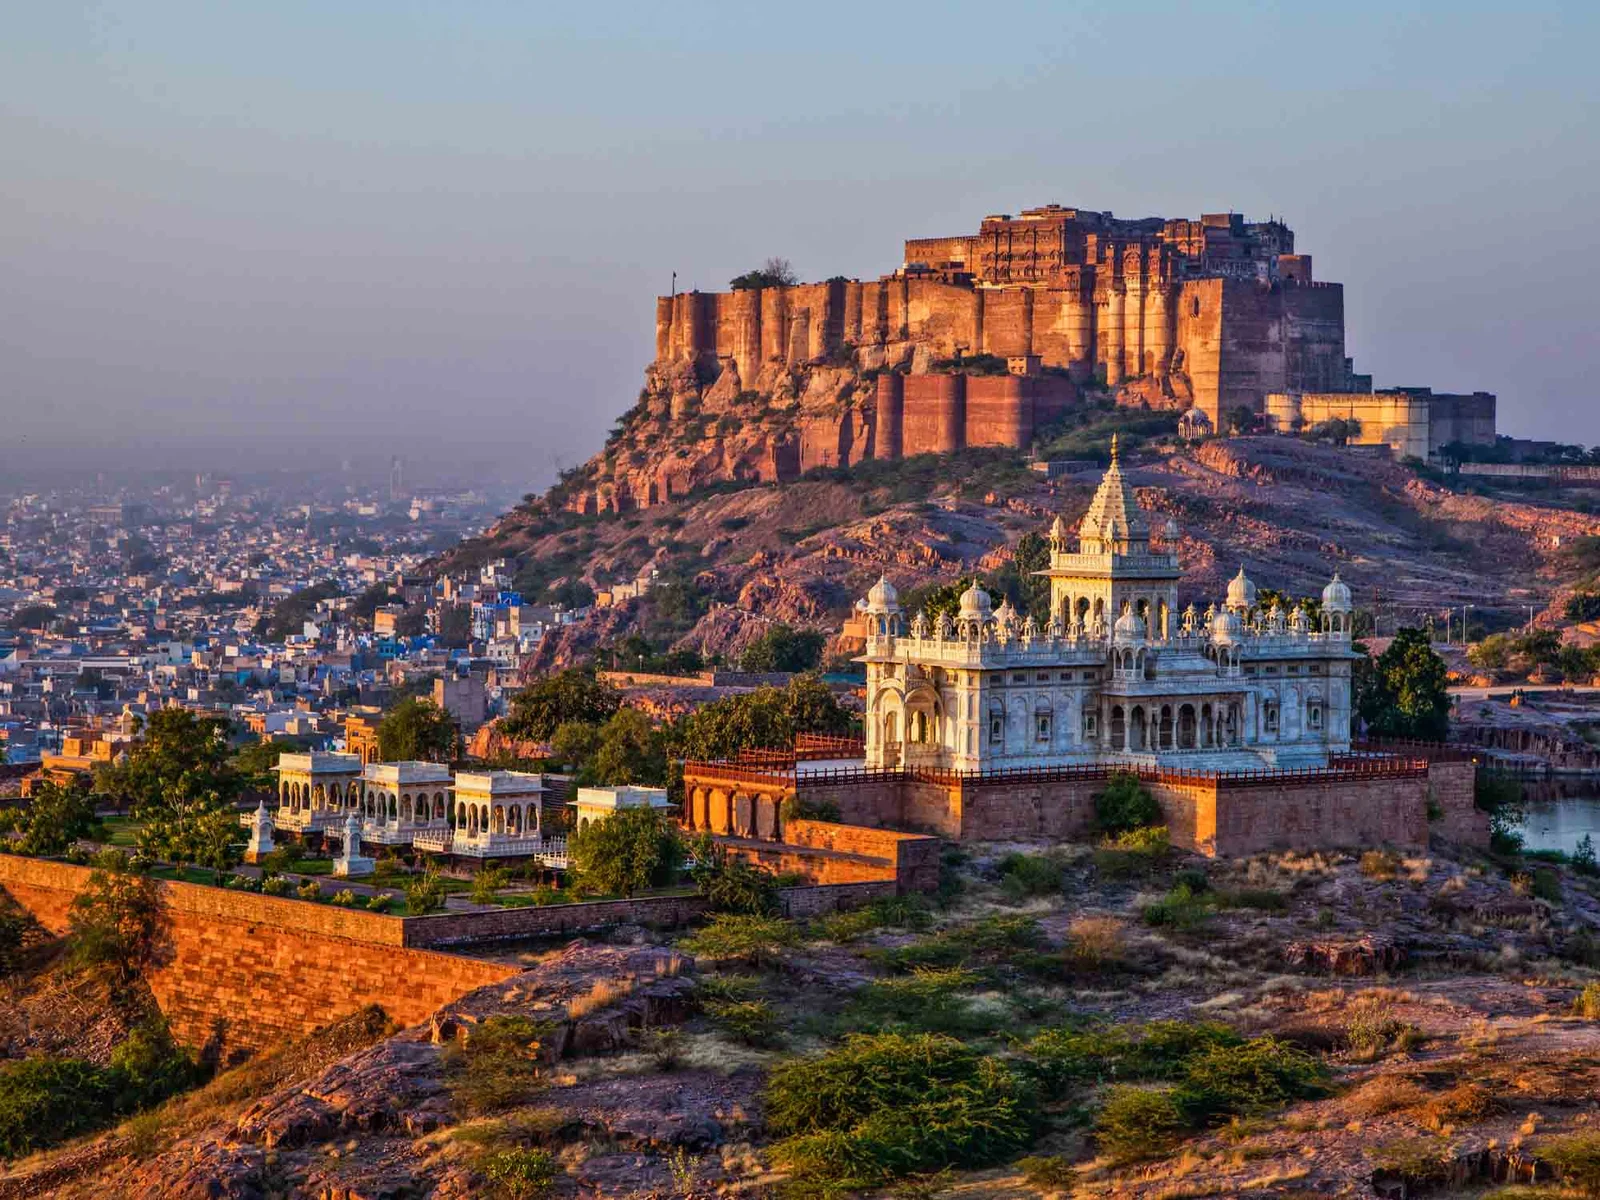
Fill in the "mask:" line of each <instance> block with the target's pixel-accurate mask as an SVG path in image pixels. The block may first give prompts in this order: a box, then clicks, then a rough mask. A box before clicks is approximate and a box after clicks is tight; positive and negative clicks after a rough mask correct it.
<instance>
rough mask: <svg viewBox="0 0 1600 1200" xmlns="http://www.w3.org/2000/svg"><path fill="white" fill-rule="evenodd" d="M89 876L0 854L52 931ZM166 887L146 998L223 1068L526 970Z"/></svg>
mask: <svg viewBox="0 0 1600 1200" xmlns="http://www.w3.org/2000/svg"><path fill="white" fill-rule="evenodd" d="M90 873H91V872H90V869H89V868H87V867H78V866H73V865H72V864H70V863H60V862H50V861H47V860H42V859H31V858H22V857H19V856H15V855H0V889H4V890H5V891H6V892H8V893H9V894H10V895H11V897H12V899H13V900H15V901H16V902H17V903H18V904H19V905H21V906H22V907H23V908H25V909H27V910H28V912H30V913H32V914H33V916H34V917H35V919H37V920H38V921H39V923H40V924H41V925H43V926H44V927H45V928H47V929H49V930H51V931H52V932H56V933H59V932H62V931H63V930H65V929H66V926H67V910H68V909H69V907H70V906H71V904H72V899H73V897H74V896H76V895H77V894H78V892H80V891H81V890H82V889H83V888H84V887H86V886H87V884H88V881H89V875H90ZM158 886H159V888H160V891H161V897H162V900H163V902H164V905H165V907H166V911H167V917H168V921H167V936H166V944H165V946H164V947H163V951H162V953H161V955H160V957H159V959H158V961H157V964H156V965H155V966H154V968H153V969H152V970H151V971H150V972H149V983H150V990H151V991H152V992H153V993H154V994H155V998H156V1002H157V1003H158V1004H159V1005H160V1006H161V1011H162V1012H163V1013H165V1014H166V1017H167V1020H168V1021H169V1022H170V1023H171V1025H172V1029H173V1032H174V1034H175V1035H176V1036H177V1037H178V1039H179V1040H180V1041H184V1042H188V1043H190V1044H192V1045H196V1046H206V1047H209V1048H211V1049H213V1050H215V1051H216V1052H217V1053H218V1054H220V1055H221V1056H222V1057H223V1058H224V1059H231V1058H233V1057H236V1056H238V1055H239V1054H240V1053H242V1052H248V1051H253V1050H259V1049H262V1048H264V1047H266V1046H270V1045H273V1044H275V1043H277V1042H280V1041H282V1040H284V1039H286V1038H296V1037H302V1036H304V1035H305V1034H308V1033H310V1032H311V1031H312V1030H314V1029H316V1028H318V1027H319V1026H322V1025H326V1024H328V1023H329V1022H330V1021H335V1020H337V1019H339V1018H340V1017H343V1016H346V1015H348V1014H349V1013H352V1012H355V1011H356V1010H357V1009H360V1008H363V1007H365V1006H366V1005H369V1004H377V1005H380V1006H381V1007H382V1008H383V1010H384V1011H385V1012H386V1013H388V1014H389V1016H390V1017H391V1018H392V1019H393V1020H395V1021H397V1022H399V1023H400V1024H402V1025H412V1024H416V1023H417V1022H419V1021H422V1020H424V1019H426V1018H427V1017H428V1016H429V1015H430V1014H432V1013H433V1012H434V1011H435V1010H436V1009H438V1008H440V1007H441V1006H443V1005H445V1004H448V1003H449V1002H450V1001H452V1000H454V999H456V998H457V997H458V996H461V995H463V994H465V993H466V992H469V991H472V990H473V989H475V988H480V987H484V986H486V985H488V984H492V983H497V982H499V981H501V980H503V979H507V978H509V977H510V976H512V975H514V974H516V973H517V971H518V970H519V968H517V967H515V966H512V965H510V964H506V963H493V962H485V961H483V960H480V959H472V958H463V957H458V956H455V955H449V954H437V953H432V952H429V951H426V950H416V949H407V948H405V947H404V946H403V945H402V938H403V937H404V924H405V923H404V922H403V921H402V920H401V919H400V918H397V917H386V916H382V915H380V914H378V913H363V912H357V911H354V910H351V909H341V908H333V907H330V906H326V905H319V904H310V903H307V902H305V901H299V900H285V899H280V898H278V897H274V896H262V895H258V894H255V893H252V892H231V891H225V890H223V889H221V888H214V887H207V886H205V885H202V884H190V883H175V882H161V883H160V884H158Z"/></svg>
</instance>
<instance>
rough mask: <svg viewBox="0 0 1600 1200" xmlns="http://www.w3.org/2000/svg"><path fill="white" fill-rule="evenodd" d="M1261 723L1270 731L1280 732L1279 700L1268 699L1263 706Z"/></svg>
mask: <svg viewBox="0 0 1600 1200" xmlns="http://www.w3.org/2000/svg"><path fill="white" fill-rule="evenodd" d="M1261 724H1262V726H1263V727H1264V728H1265V729H1266V731H1267V732H1268V733H1277V732H1278V702H1277V701H1276V700H1268V701H1267V702H1266V703H1265V704H1263V705H1262V706H1261Z"/></svg>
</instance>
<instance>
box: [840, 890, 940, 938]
mask: <svg viewBox="0 0 1600 1200" xmlns="http://www.w3.org/2000/svg"><path fill="white" fill-rule="evenodd" d="M931 921H932V918H931V917H930V916H929V915H928V910H927V908H926V907H925V906H924V903H923V901H922V898H921V897H920V896H884V897H882V898H880V899H877V900H874V901H873V902H872V903H871V904H864V905H862V906H861V907H860V908H852V909H850V910H849V911H848V912H835V913H829V914H828V915H827V916H825V917H818V918H817V919H816V920H815V921H813V922H811V928H810V933H811V934H812V935H813V936H815V937H819V938H821V939H823V940H824V941H829V942H848V941H850V940H851V939H853V938H858V937H860V936H861V935H862V934H865V933H870V932H872V931H873V930H874V929H881V928H883V927H885V926H900V927H903V928H907V929H926V928H927V927H928V925H929V924H930V923H931Z"/></svg>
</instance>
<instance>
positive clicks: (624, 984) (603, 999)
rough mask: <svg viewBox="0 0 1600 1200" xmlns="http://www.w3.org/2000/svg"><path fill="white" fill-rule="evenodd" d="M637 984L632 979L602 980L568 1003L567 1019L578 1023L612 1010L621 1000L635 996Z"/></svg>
mask: <svg viewBox="0 0 1600 1200" xmlns="http://www.w3.org/2000/svg"><path fill="white" fill-rule="evenodd" d="M634 987H635V984H634V982H633V980H631V979H602V980H600V981H599V982H597V983H596V984H595V985H594V986H593V987H591V988H590V989H589V990H588V991H587V992H585V993H584V994H583V995H581V996H574V997H573V998H572V999H571V1000H569V1001H568V1002H567V1017H568V1018H569V1019H570V1020H573V1021H578V1020H582V1019H583V1018H584V1017H586V1016H588V1015H589V1014H590V1013H595V1012H599V1011H600V1010H601V1009H603V1008H610V1007H611V1006H612V1005H613V1004H615V1003H617V1001H619V1000H623V999H626V998H627V997H628V996H630V995H632V994H633V989H634Z"/></svg>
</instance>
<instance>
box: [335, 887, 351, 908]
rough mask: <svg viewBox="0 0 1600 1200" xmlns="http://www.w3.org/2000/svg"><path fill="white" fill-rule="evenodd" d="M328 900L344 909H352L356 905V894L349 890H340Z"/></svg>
mask: <svg viewBox="0 0 1600 1200" xmlns="http://www.w3.org/2000/svg"><path fill="white" fill-rule="evenodd" d="M330 899H331V900H332V902H333V903H334V904H338V905H340V906H341V907H344V908H354V907H355V906H356V904H357V897H356V894H355V893H354V892H352V891H351V890H350V889H349V888H340V889H339V890H338V891H337V892H335V893H334V894H333V895H332V896H331V897H330Z"/></svg>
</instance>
